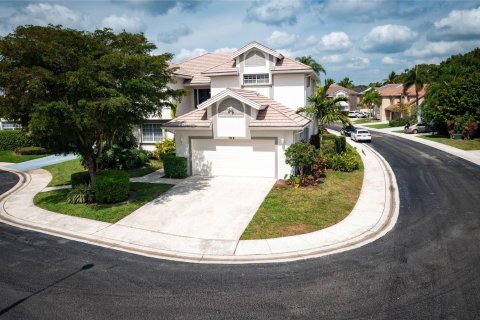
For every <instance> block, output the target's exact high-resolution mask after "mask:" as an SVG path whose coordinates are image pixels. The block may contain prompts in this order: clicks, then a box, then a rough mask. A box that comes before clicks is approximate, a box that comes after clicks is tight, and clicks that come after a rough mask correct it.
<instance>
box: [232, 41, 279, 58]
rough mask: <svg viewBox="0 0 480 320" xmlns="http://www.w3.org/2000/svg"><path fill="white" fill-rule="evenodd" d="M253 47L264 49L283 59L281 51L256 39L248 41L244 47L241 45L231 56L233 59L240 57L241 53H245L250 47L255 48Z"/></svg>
mask: <svg viewBox="0 0 480 320" xmlns="http://www.w3.org/2000/svg"><path fill="white" fill-rule="evenodd" d="M253 48H257V49H260V50H261V51H264V52H266V53H268V54H270V55H272V56H274V57H276V58H278V59H282V58H283V55H282V54H281V53H280V52H277V51H275V50H273V49H271V48H269V47H267V46H264V45H263V44H261V43H258V42H256V41H252V42H250V43H247V44H246V45H244V46H243V47H241V48H240V49H238V50H237V51H235V52H234V53H233V54H232V55H231V58H232V59H235V58H236V57H238V56H239V55H241V54H242V53H245V52H247V51H248V50H250V49H253Z"/></svg>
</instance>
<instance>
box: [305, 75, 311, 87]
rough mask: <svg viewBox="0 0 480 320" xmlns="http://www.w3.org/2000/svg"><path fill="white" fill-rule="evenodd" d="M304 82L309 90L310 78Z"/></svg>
mask: <svg viewBox="0 0 480 320" xmlns="http://www.w3.org/2000/svg"><path fill="white" fill-rule="evenodd" d="M305 81H306V84H307V88H310V77H306V78H305Z"/></svg>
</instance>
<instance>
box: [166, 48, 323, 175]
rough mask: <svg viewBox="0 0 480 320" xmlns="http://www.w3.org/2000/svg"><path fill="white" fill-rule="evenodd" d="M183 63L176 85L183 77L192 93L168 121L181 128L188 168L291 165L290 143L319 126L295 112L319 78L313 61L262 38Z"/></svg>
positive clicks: (239, 170) (211, 171) (228, 170)
mask: <svg viewBox="0 0 480 320" xmlns="http://www.w3.org/2000/svg"><path fill="white" fill-rule="evenodd" d="M215 59H218V60H217V62H218V63H217V64H216V65H215V66H211V67H210V68H208V69H207V70H204V71H200V70H201V69H204V64H205V61H207V62H208V63H209V64H210V63H211V64H214V62H213V60H215ZM197 64H200V65H198V66H197ZM177 67H178V68H179V69H178V70H177V71H176V76H177V83H176V85H177V88H182V84H183V88H185V89H187V90H189V94H188V95H187V96H186V97H185V98H184V99H182V102H181V104H180V106H179V108H178V110H177V115H176V118H175V119H173V120H171V121H169V122H167V123H165V124H164V125H163V128H164V129H167V130H169V131H172V132H174V133H175V142H176V145H177V155H178V156H183V157H186V158H187V159H188V164H189V172H190V174H192V175H230V176H254V177H270V178H283V177H284V175H285V174H290V173H291V168H290V167H289V166H288V165H286V164H285V155H284V152H285V149H286V148H288V146H289V145H290V144H292V143H294V142H297V141H300V140H302V139H305V140H307V139H308V138H309V137H310V135H311V134H313V133H316V131H317V127H316V125H315V122H314V121H311V120H310V119H308V118H306V117H305V116H303V115H300V114H297V113H296V110H297V109H298V108H300V107H304V106H305V104H306V102H307V98H308V97H309V96H310V95H311V94H312V92H313V89H314V85H315V82H316V81H318V76H317V75H316V74H315V72H314V71H313V69H312V68H311V67H309V66H307V65H304V64H302V63H300V62H297V61H295V60H293V59H290V58H287V57H284V56H283V55H282V54H280V53H279V52H277V51H274V50H272V49H270V48H268V47H265V46H264V45H262V44H259V43H257V42H251V43H249V44H247V45H246V46H244V47H243V48H241V49H239V50H238V51H236V52H234V53H233V54H230V55H229V56H228V57H226V55H224V54H222V55H220V54H207V55H204V56H201V57H198V58H196V59H192V60H189V61H187V62H184V63H180V64H178V65H177ZM191 70H193V72H192V71H191ZM192 83H193V85H192ZM195 90H197V91H195ZM198 90H205V91H198ZM207 90H209V91H208V92H207Z"/></svg>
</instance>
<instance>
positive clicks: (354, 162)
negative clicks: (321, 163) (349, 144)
mask: <svg viewBox="0 0 480 320" xmlns="http://www.w3.org/2000/svg"><path fill="white" fill-rule="evenodd" d="M325 162H326V165H327V168H329V169H333V170H335V171H345V172H352V171H355V170H358V169H360V166H361V159H360V157H359V156H358V154H357V153H356V152H355V151H353V150H348V151H347V152H344V153H341V154H337V153H330V154H326V155H325Z"/></svg>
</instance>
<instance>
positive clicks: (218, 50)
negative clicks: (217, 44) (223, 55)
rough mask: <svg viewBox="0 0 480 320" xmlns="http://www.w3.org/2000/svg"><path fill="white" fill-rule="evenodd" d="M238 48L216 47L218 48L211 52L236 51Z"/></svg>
mask: <svg viewBox="0 0 480 320" xmlns="http://www.w3.org/2000/svg"><path fill="white" fill-rule="evenodd" d="M237 50H238V49H237V48H218V49H215V50H214V51H213V52H227V53H228V52H232V53H233V52H235V51H237Z"/></svg>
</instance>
